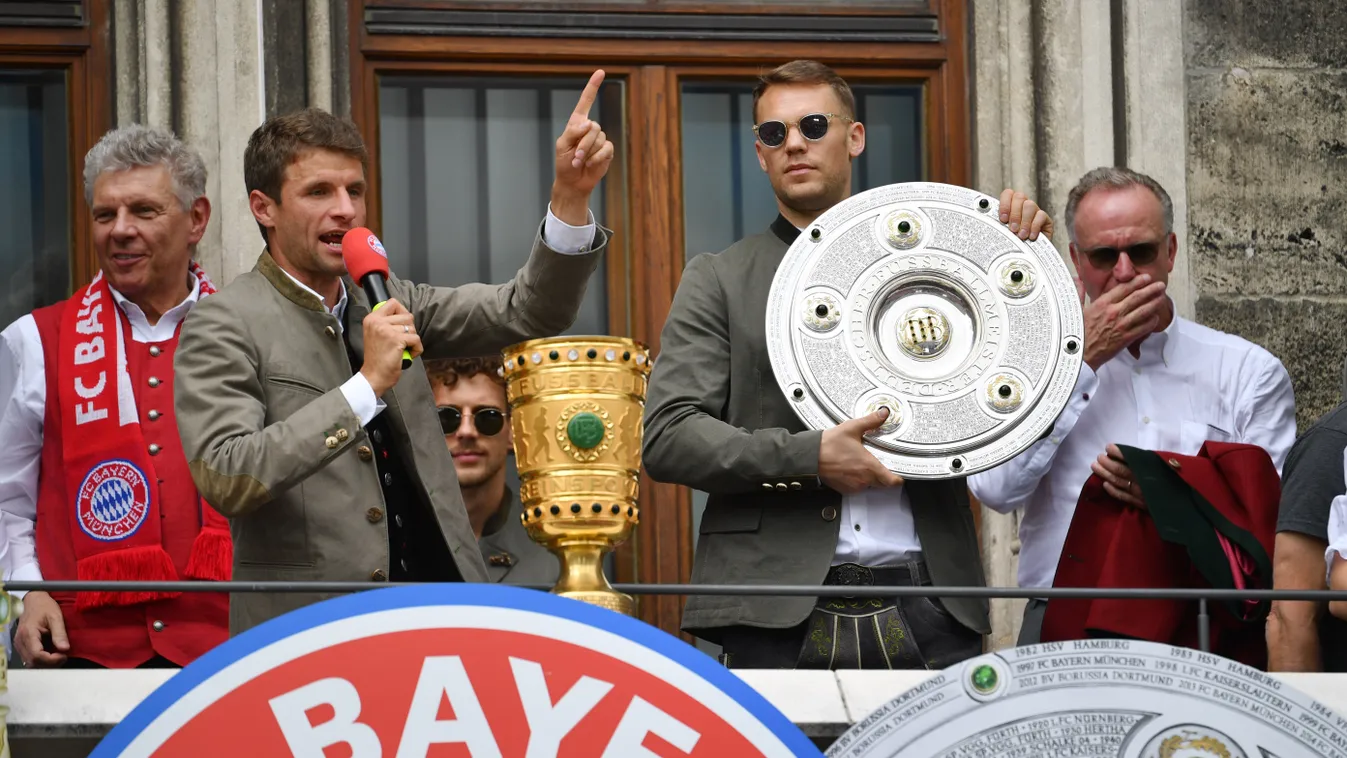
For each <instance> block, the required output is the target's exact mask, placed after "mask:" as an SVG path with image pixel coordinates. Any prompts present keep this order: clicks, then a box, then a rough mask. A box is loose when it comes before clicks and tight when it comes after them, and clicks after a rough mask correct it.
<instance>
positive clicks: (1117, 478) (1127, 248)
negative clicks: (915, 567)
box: [970, 167, 1296, 645]
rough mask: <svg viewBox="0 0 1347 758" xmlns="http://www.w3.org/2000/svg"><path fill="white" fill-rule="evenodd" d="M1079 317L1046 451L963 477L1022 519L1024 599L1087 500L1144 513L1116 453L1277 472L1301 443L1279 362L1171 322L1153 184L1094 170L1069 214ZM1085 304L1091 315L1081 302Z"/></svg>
mask: <svg viewBox="0 0 1347 758" xmlns="http://www.w3.org/2000/svg"><path fill="white" fill-rule="evenodd" d="M1066 228H1067V233H1068V234H1069V235H1070V237H1071V261H1072V263H1073V264H1074V265H1075V267H1076V274H1077V279H1076V286H1077V289H1078V290H1079V291H1080V298H1081V303H1082V305H1084V308H1085V314H1084V315H1085V352H1084V365H1082V366H1081V371H1080V377H1079V378H1078V380H1077V381H1076V386H1075V388H1074V390H1073V392H1072V395H1071V399H1070V400H1069V401H1068V403H1067V406H1066V409H1065V410H1063V411H1062V413H1061V415H1059V416H1058V418H1057V421H1056V423H1055V424H1054V426H1053V428H1052V430H1051V431H1049V433H1048V434H1047V435H1045V436H1044V438H1043V439H1040V440H1039V441H1038V442H1036V443H1035V444H1034V445H1033V446H1032V447H1030V448H1029V449H1028V450H1026V451H1025V452H1023V453H1021V454H1020V455H1019V456H1017V457H1016V458H1014V459H1013V460H1011V461H1008V462H1006V463H1005V464H1002V465H1001V466H999V467H997V468H995V469H991V470H989V471H984V472H982V473H980V474H976V475H974V476H973V477H971V479H970V484H971V486H972V489H973V494H974V495H975V496H976V497H977V498H978V499H979V500H981V501H982V503H983V504H984V505H987V506H988V507H990V508H993V509H995V510H997V511H1000V512H1002V513H1008V512H1010V511H1013V510H1015V509H1017V508H1023V509H1024V512H1023V516H1022V520H1021V521H1020V544H1021V548H1020V556H1019V557H1020V565H1019V585H1020V586H1021V587H1051V586H1052V583H1053V577H1054V576H1055V574H1056V571H1057V561H1058V558H1059V557H1060V556H1061V554H1062V545H1063V543H1064V542H1065V540H1066V535H1067V529H1068V527H1069V526H1070V525H1071V519H1072V515H1073V514H1074V513H1075V510H1076V503H1077V500H1078V499H1079V498H1080V496H1081V489H1082V487H1084V485H1085V482H1086V480H1088V479H1089V478H1090V475H1091V474H1092V473H1093V474H1098V475H1099V477H1100V478H1101V479H1102V480H1103V488H1104V491H1105V492H1106V493H1107V494H1108V495H1109V496H1110V497H1112V498H1114V499H1115V500H1118V501H1120V502H1122V503H1125V504H1128V505H1132V506H1135V507H1137V508H1145V503H1144V501H1143V499H1142V497H1141V488H1140V487H1139V486H1138V485H1137V483H1136V482H1135V481H1134V480H1133V477H1132V472H1131V471H1130V470H1129V469H1128V468H1127V466H1126V465H1125V464H1124V463H1123V462H1122V454H1121V452H1120V451H1119V450H1118V447H1117V446H1118V445H1120V444H1121V445H1129V446H1133V447H1138V448H1142V449H1144V450H1162V451H1167V452H1173V453H1179V454H1181V455H1195V454H1197V453H1198V451H1200V450H1201V448H1202V444H1203V443H1204V442H1206V441H1207V440H1215V441H1220V442H1241V443H1247V444H1252V445H1258V446H1259V447H1262V448H1263V449H1265V450H1266V451H1267V452H1268V454H1269V455H1270V456H1271V458H1272V462H1273V464H1274V465H1276V467H1277V471H1278V473H1280V472H1281V468H1282V464H1283V463H1284V462H1285V461H1286V454H1287V451H1288V449H1289V448H1290V447H1291V443H1292V442H1294V441H1295V435H1296V418H1295V398H1294V396H1293V394H1292V392H1291V377H1290V376H1289V375H1288V374H1287V373H1286V369H1285V368H1284V367H1283V366H1282V364H1281V361H1279V360H1277V358H1276V357H1274V356H1273V355H1272V354H1271V353H1269V352H1268V351H1267V350H1264V349H1263V348H1261V347H1259V346H1258V345H1255V344H1253V343H1252V342H1249V341H1248V340H1245V339H1242V338H1240V337H1236V336H1234V335H1232V334H1225V333H1223V332H1218V331H1216V330H1214V329H1209V328H1207V327H1205V326H1202V325H1200V324H1196V323H1193V322H1192V321H1189V320H1187V319H1185V318H1182V317H1180V316H1178V315H1177V314H1176V313H1175V312H1174V302H1173V300H1171V299H1170V297H1169V295H1168V294H1167V292H1166V288H1167V286H1168V282H1169V273H1170V272H1171V271H1173V269H1174V259H1175V256H1176V255H1177V254H1178V238H1177V237H1176V236H1175V235H1174V207H1173V203H1172V202H1171V201H1170V198H1169V194H1168V193H1167V192H1165V190H1164V188H1163V187H1161V186H1160V185H1159V184H1158V183H1157V182H1156V181H1155V180H1154V179H1152V178H1150V177H1149V176H1146V175H1144V174H1140V173H1137V172H1135V171H1132V170H1130V169H1126V168H1108V167H1106V168H1097V169H1095V170H1093V171H1091V172H1090V173H1088V174H1086V175H1085V176H1084V177H1083V178H1082V179H1081V180H1080V182H1079V183H1078V184H1077V185H1076V186H1075V187H1074V188H1073V189H1072V190H1071V193H1070V194H1069V195H1068V197H1067V204H1066ZM1087 298H1088V304H1087ZM1046 608H1047V602H1046V601H1045V600H1039V599H1033V600H1030V601H1029V603H1028V604H1027V605H1026V607H1025V612H1024V621H1023V624H1022V625H1021V628H1020V637H1019V644H1020V645H1028V644H1033V643H1036V642H1038V640H1039V634H1040V631H1041V628H1042V623H1043V614H1044V612H1045V610H1046Z"/></svg>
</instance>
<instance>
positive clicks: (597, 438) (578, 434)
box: [566, 411, 604, 450]
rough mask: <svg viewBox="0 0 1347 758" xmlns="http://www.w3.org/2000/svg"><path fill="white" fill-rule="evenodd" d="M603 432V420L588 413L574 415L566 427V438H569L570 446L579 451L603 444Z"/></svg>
mask: <svg viewBox="0 0 1347 758" xmlns="http://www.w3.org/2000/svg"><path fill="white" fill-rule="evenodd" d="M603 432H604V429H603V419H601V418H599V417H598V415H597V414H594V413H590V412H589V411H585V412H584V413H577V414H575V416H574V417H573V418H571V421H570V423H569V424H567V425H566V436H567V437H569V438H570V440H571V444H572V445H575V446H576V447H578V448H580V449H581V450H589V449H590V448H593V447H597V446H598V444H599V443H600V442H603Z"/></svg>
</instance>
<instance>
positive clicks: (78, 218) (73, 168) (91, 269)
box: [0, 0, 112, 294]
mask: <svg viewBox="0 0 1347 758" xmlns="http://www.w3.org/2000/svg"><path fill="white" fill-rule="evenodd" d="M110 12H111V9H110V8H109V0H83V5H82V14H81V18H80V21H81V23H80V24H79V25H75V24H74V23H69V24H65V23H61V22H60V21H59V20H56V21H53V22H52V25H34V26H0V68H34V69H47V70H53V69H55V70H64V71H65V72H66V76H67V79H66V109H67V112H66V116H67V123H66V126H67V130H68V131H67V133H68V135H69V145H68V156H67V158H68V160H69V166H70V170H69V177H68V181H69V182H70V190H69V202H70V205H69V210H70V214H71V217H70V291H73V290H74V289H75V288H77V287H79V286H81V285H83V284H84V283H85V282H88V281H90V280H92V279H93V276H94V274H95V273H96V272H97V271H98V259H97V256H96V255H95V253H94V250H93V237H92V233H93V232H92V229H93V227H92V221H91V220H90V216H89V209H88V206H87V205H86V203H85V202H84V155H85V154H86V153H87V152H88V151H89V148H91V147H93V146H94V143H96V142H97V141H98V140H99V138H101V137H102V136H103V134H104V132H106V131H107V130H108V126H109V122H110V121H111V113H112V85H111V79H110V78H109V76H108V72H109V70H110V69H111V68H112V61H111V57H110V55H109V52H108V51H109V50H110V47H109V44H108V35H109V20H110ZM58 24H59V25H58ZM67 294H69V293H67Z"/></svg>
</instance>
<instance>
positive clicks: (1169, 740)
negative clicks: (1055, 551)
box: [827, 639, 1347, 758]
mask: <svg viewBox="0 0 1347 758" xmlns="http://www.w3.org/2000/svg"><path fill="white" fill-rule="evenodd" d="M827 755H828V758H843V757H844V756H845V758H974V756H976V757H977V758H1045V757H1053V758H1055V757H1060V758H1082V757H1083V756H1099V758H1291V757H1292V756H1296V758H1301V757H1302V756H1339V757H1340V756H1347V719H1344V718H1343V717H1342V716H1339V715H1338V714H1337V713H1335V712H1334V711H1333V710H1332V709H1330V708H1328V707H1327V706H1325V705H1324V704H1322V703H1320V702H1317V701H1316V700H1314V699H1313V698H1310V697H1309V696H1307V695H1305V694H1304V693H1302V692H1299V691H1297V690H1296V689H1294V688H1293V687H1291V686H1290V685H1289V684H1287V682H1286V680H1284V679H1282V678H1280V677H1277V676H1272V675H1269V674H1265V673H1263V672H1261V671H1259V670H1257V669H1254V668H1250V667H1248V666H1245V665H1244V664H1241V663H1237V662H1235V661H1232V660H1230V659H1228V658H1222V657H1220V656H1218V655H1211V654H1209V653H1202V652H1198V651H1196V650H1190V649H1188V648H1181V647H1173V646H1170V645H1162V644H1159V643H1155V642H1139V641H1133V640H1109V639H1097V640H1078V641H1074V642H1053V643H1046V644H1041V645H1029V646H1026V647H1018V648H1014V649H1011V650H1004V651H1001V652H999V653H992V654H989V655H983V656H980V657H977V658H972V659H970V660H967V661H964V662H963V663H960V664H956V665H954V666H951V667H949V668H947V669H945V670H944V671H941V672H938V673H936V674H935V675H934V676H933V677H931V678H930V679H928V680H926V681H925V682H924V683H922V684H920V685H918V686H916V687H914V688H912V689H910V690H908V691H907V692H905V693H902V694H901V695H899V696H897V697H895V698H893V699H892V700H889V701H888V702H886V703H883V704H882V705H880V706H879V707H878V708H877V709H875V710H874V711H872V712H871V713H870V715H868V716H866V717H864V718H862V719H861V720H860V721H858V722H857V723H856V724H855V725H854V726H853V727H852V728H851V729H850V730H849V731H848V732H847V733H846V734H844V735H842V736H841V737H840V738H838V740H837V741H836V742H834V743H833V744H832V746H831V747H829V749H828V753H827Z"/></svg>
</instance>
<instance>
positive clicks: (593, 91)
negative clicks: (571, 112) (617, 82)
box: [575, 69, 603, 118]
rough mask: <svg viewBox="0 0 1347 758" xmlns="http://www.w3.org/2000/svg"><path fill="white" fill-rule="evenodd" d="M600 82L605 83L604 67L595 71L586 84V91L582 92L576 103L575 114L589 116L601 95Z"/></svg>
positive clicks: (582, 116) (581, 116)
mask: <svg viewBox="0 0 1347 758" xmlns="http://www.w3.org/2000/svg"><path fill="white" fill-rule="evenodd" d="M600 84H603V69H599V70H598V71H595V72H594V74H593V76H590V77H589V84H586V85H585V90H584V92H581V93H580V102H578V103H576V104H575V115H577V116H579V117H580V118H589V109H590V107H592V106H593V105H594V100H595V99H597V98H598V96H599V85H600Z"/></svg>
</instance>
